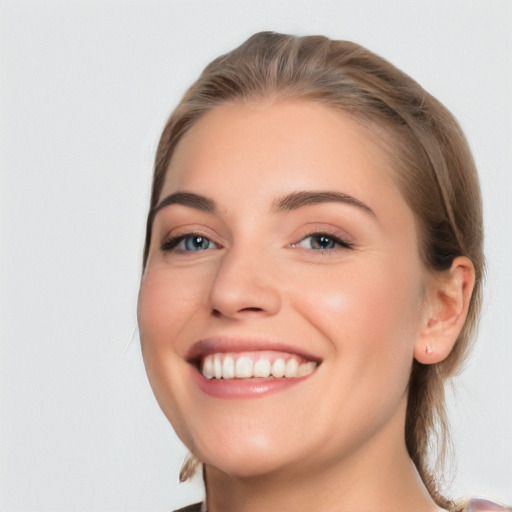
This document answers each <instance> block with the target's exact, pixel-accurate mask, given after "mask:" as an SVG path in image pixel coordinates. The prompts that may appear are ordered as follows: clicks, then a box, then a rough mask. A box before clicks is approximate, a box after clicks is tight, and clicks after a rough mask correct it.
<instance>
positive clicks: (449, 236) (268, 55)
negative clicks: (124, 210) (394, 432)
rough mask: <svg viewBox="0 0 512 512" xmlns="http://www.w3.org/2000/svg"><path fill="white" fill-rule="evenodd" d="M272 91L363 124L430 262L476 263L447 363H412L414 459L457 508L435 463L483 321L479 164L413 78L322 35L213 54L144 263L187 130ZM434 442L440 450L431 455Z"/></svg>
mask: <svg viewBox="0 0 512 512" xmlns="http://www.w3.org/2000/svg"><path fill="white" fill-rule="evenodd" d="M266 97H276V98H283V99H284V98H294V99H304V100H306V101H314V102H319V103H323V104H325V105H328V106H330V107H332V108H335V109H339V110H341V111H343V112H345V113H348V114H349V115H350V116H352V117H353V118H354V119H355V120H357V121H358V122H359V123H362V124H363V125H364V126H365V127H366V128H367V129H368V130H369V131H370V132H371V133H372V134H374V135H375V139H376V140H377V142H378V143H379V144H380V146H381V147H382V148H383V149H384V151H386V153H387V154H388V155H389V157H390V160H391V162H392V167H393V171H394V173H395V179H396V181H397V184H398V186H399V188H400V190H401V192H402V194H403V196H404V198H405V199H406V201H407V203H408V205H409V206H410V208H411V209H412V211H413V213H414V216H415V219H416V223H417V226H418V232H419V234H420V237H419V238H420V242H419V244H420V247H419V250H420V254H421V257H422V260H423V262H424V264H425V266H426V267H427V268H429V269H431V270H432V271H443V270H446V269H448V268H450V265H451V263H452V261H453V259H454V258H455V257H456V256H459V255H465V256H467V257H469V258H470V259H471V261H472V262H473V265H474V267H475V273H476V282H475V287H474V291H473V295H472V298H471V302H470V305H469V314H468V318H467V321H466V323H465V325H464V328H463V330H462V332H461V334H460V336H459V338H458V340H457V342H456V344H455V347H454V349H453V351H452V352H451V354H450V355H449V357H448V358H447V359H446V360H444V361H443V362H441V363H438V364H436V365H422V364H420V363H417V362H414V364H413V370H412V373H411V378H410V384H409V397H408V405H407V416H406V426H405V432H406V445H407V449H408V452H409V455H410V457H411V459H412V460H413V461H414V463H415V465H416V467H417V469H418V471H419V474H420V476H421V478H422V479H423V481H424V483H425V485H426V487H427V488H428V490H429V492H430V494H431V496H432V497H433V499H434V500H435V501H436V502H437V504H438V505H439V506H441V507H443V508H449V509H453V508H454V507H455V505H454V504H453V503H452V502H450V501H449V500H447V499H445V498H444V497H443V495H442V494H441V490H440V485H439V480H438V478H436V473H435V471H434V468H433V466H437V465H439V464H437V463H439V462H440V461H441V462H443V461H444V456H445V454H446V451H447V448H448V446H449V433H448V425H447V417H446V411H445V396H444V389H445V383H446V381H447V379H448V378H449V377H452V376H453V375H455V374H456V373H457V372H458V371H459V370H460V368H461V365H462V363H463V362H464V359H465V356H466V354H467V351H468V348H469V346H470V342H471V339H472V335H473V334H474V330H475V328H476V324H477V321H478V314H479V309H480V302H481V285H482V277H483V271H484V256H483V231H482V208H481V198H480V189H479V184H478V177H477V173H476V169H475V165H474V161H473V158H472V156H471V152H470V150H469V147H468V144H467V142H466V139H465V137H464V135H463V133H462V131H461V129H460V127H459V125H458V123H457V121H456V120H455V119H454V117H453V116H452V115H451V114H450V112H449V111H448V110H447V109H446V108H445V107H444V106H443V105H441V103H439V102H438V101H437V100H436V99H435V98H433V97H432V96H431V95H430V94H428V93H427V92H426V91H425V90H424V89H423V88H422V87H420V86H419V85H418V84H417V83H416V82H415V81H414V80H412V79H411V78H410V77H409V76H407V75H406V74H405V73H403V72H401V71H400V70H398V69H397V68H396V67H394V66H393V65H392V64H390V63H389V62H387V61H386V60H384V59H382V58H381V57H379V56H377V55H375V54H373V53H371V52H369V51H368V50H366V49H365V48H363V47H361V46H359V45H357V44H354V43H351V42H347V41H333V40H330V39H328V38H326V37H323V36H307V37H294V36H290V35H283V34H277V33H273V32H261V33H258V34H255V35H254V36H252V37H251V38H249V39H248V40H247V41H246V42H245V43H243V44H242V45H241V46H239V47H238V48H236V49H235V50H233V51H232V52H230V53H228V54H226V55H223V56H221V57H219V58H217V59H215V60H214V61H213V62H212V63H211V64H209V65H208V66H207V67H206V68H205V70H204V71H203V73H202V74H201V76H200V77H199V79H198V80H197V82H196V83H194V84H193V85H192V87H191V88H190V89H189V90H188V91H187V93H186V94H185V96H184V98H183V99H182V101H181V102H180V104H179V105H178V107H177V108H176V109H175V111H174V112H173V114H172V115H171V117H170V118H169V120H168V122H167V124H166V125H165V128H164V130H163V133H162V136H161V139H160V142H159V145H158V149H157V154H156V161H155V172H154V178H153V188H152V194H151V204H150V210H149V214H148V219H147V231H146V244H145V249H144V265H145V263H146V259H147V255H148V251H149V245H150V241H151V228H152V224H153V216H154V208H155V206H156V204H157V201H158V199H159V196H160V194H161V190H162V187H163V183H164V179H165V175H166V172H167V169H168V166H169V162H170V160H171V158H172V155H173V151H174V149H175V147H176V145H177V143H178V142H179V141H180V139H181V137H182V136H183V134H184V133H186V131H187V130H188V129H189V128H190V127H191V126H192V125H193V124H194V123H196V122H197V121H198V120H199V119H200V118H201V117H202V116H203V115H204V114H205V113H206V112H208V111H210V110H212V109H213V108H215V107H216V106H218V105H221V104H223V103H227V102H243V101H248V100H252V99H254V100H257V99H262V98H266ZM435 441H437V442H436V446H437V449H438V452H437V456H436V457H434V458H432V455H431V448H432V445H433V442H435ZM432 460H434V463H432ZM187 464H188V465H187ZM195 465H196V464H194V463H193V462H191V461H190V460H189V461H188V463H186V465H185V466H184V468H183V470H182V476H184V477H187V476H190V474H191V473H192V472H193V469H194V467H195Z"/></svg>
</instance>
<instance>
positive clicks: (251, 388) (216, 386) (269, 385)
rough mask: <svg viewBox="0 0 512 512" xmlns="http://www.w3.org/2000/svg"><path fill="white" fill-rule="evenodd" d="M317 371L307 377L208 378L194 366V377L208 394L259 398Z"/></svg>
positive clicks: (217, 396) (283, 389)
mask: <svg viewBox="0 0 512 512" xmlns="http://www.w3.org/2000/svg"><path fill="white" fill-rule="evenodd" d="M314 373H315V372H313V373H311V374H309V375H306V376H305V377H295V378H288V379H286V378H282V379H279V378H272V379H263V378H254V379H207V378H206V377H204V376H203V375H202V374H201V373H200V372H199V371H198V370H197V369H196V368H195V367H193V368H192V378H193V380H194V382H195V383H196V384H197V386H198V387H199V389H200V390H201V391H203V392H204V393H206V394H207V395H210V396H214V397H216V398H235V399H236V398H258V397H262V396H267V395H269V394H272V393H278V392H280V391H285V390H286V389H289V388H291V387H292V386H295V385H297V384H300V383H301V382H304V381H305V380H306V379H308V378H309V377H311V375H313V374H314Z"/></svg>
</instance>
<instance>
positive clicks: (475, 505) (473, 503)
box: [463, 497, 512, 512]
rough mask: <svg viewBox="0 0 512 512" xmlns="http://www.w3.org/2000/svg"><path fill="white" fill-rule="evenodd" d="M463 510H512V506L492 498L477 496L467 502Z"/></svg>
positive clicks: (490, 511) (496, 511) (478, 511)
mask: <svg viewBox="0 0 512 512" xmlns="http://www.w3.org/2000/svg"><path fill="white" fill-rule="evenodd" d="M463 512H512V508H511V507H507V506H506V505H504V504H503V503H499V502H498V501H495V500H491V499H490V498H482V497H476V498H471V499H470V500H469V501H468V502H467V504H466V506H465V507H464V509H463Z"/></svg>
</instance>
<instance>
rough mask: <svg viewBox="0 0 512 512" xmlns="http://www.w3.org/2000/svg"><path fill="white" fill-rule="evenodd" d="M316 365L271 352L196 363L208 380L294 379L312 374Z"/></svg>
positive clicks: (211, 357)
mask: <svg viewBox="0 0 512 512" xmlns="http://www.w3.org/2000/svg"><path fill="white" fill-rule="evenodd" d="M317 366H318V363H317V362H315V361H308V360H306V359H304V358H303V357H301V356H299V355H295V354H290V353H280V352H274V351H256V352H236V353H234V352H227V353H225V352H219V353H213V354H209V355H207V356H205V357H203V358H201V360H200V361H199V371H200V372H201V374H202V375H203V376H204V377H205V378H207V379H210V380H211V379H224V380H228V379H253V378H259V379H261V378H266V379H272V378H279V379H282V378H286V379H294V378H299V377H306V376H308V375H311V374H312V373H313V372H314V371H315V369H316V368H317Z"/></svg>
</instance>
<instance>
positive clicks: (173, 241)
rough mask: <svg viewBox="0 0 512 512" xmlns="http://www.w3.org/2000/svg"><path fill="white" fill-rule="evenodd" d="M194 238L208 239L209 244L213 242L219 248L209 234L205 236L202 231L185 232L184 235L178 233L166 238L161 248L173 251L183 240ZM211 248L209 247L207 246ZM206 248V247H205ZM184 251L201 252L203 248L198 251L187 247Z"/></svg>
mask: <svg viewBox="0 0 512 512" xmlns="http://www.w3.org/2000/svg"><path fill="white" fill-rule="evenodd" d="M193 238H196V239H197V238H202V239H203V240H206V241H208V242H209V244H213V246H214V248H215V249H216V248H218V244H216V243H215V242H213V241H212V240H211V239H210V238H208V237H207V236H204V235H203V234H202V233H184V234H182V235H177V236H175V237H173V238H170V239H169V240H166V241H165V242H163V243H162V245H161V246H160V249H161V250H162V251H163V252H172V251H174V250H176V249H177V247H178V245H179V244H180V243H181V242H183V241H186V240H187V239H193ZM207 248H209V247H207ZM203 250H204V249H203ZM182 251H183V252H201V249H199V250H197V251H192V250H190V251H189V250H187V249H182Z"/></svg>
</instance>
